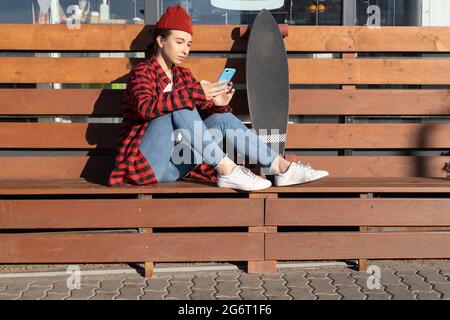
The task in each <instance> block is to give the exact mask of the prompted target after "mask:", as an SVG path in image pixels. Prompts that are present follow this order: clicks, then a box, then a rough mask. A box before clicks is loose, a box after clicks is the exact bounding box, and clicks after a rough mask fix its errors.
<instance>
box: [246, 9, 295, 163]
mask: <svg viewBox="0 0 450 320" xmlns="http://www.w3.org/2000/svg"><path fill="white" fill-rule="evenodd" d="M246 85H247V98H248V104H249V112H250V119H251V122H252V128H254V129H255V130H256V133H258V136H259V138H260V139H261V140H262V141H264V142H266V143H267V144H268V145H269V146H270V147H272V148H273V149H274V150H275V151H276V152H278V153H279V154H280V155H282V156H284V149H285V143H286V133H287V127H288V119H289V69H288V57H287V52H286V47H285V45H284V41H283V36H282V34H281V32H280V27H279V25H278V24H277V22H276V21H275V19H274V17H273V16H272V14H271V13H270V12H269V11H267V10H265V9H264V10H262V11H261V12H260V13H259V14H258V15H257V16H256V18H255V20H254V22H253V24H252V26H251V28H250V34H249V39H248V44H247V59H246ZM262 129H266V130H265V131H266V132H264V130H262Z"/></svg>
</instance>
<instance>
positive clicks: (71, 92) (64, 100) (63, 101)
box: [0, 89, 124, 116]
mask: <svg viewBox="0 0 450 320" xmlns="http://www.w3.org/2000/svg"><path fill="white" fill-rule="evenodd" d="M123 93H124V90H112V89H111V90H110V89H103V90H101V89H61V90H54V89H2V90H0V114H2V115H93V116H109V115H117V116H122V112H123V110H122V101H121V100H122V95H123Z"/></svg>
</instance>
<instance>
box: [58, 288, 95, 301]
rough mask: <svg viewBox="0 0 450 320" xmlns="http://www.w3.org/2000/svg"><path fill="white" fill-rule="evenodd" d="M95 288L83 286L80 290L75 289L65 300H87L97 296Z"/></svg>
mask: <svg viewBox="0 0 450 320" xmlns="http://www.w3.org/2000/svg"><path fill="white" fill-rule="evenodd" d="M95 289H96V288H95V287H92V286H83V285H81V288H80V289H73V290H71V291H70V295H69V296H68V297H67V298H66V299H65V300H86V299H89V298H91V297H92V296H94V295H95Z"/></svg>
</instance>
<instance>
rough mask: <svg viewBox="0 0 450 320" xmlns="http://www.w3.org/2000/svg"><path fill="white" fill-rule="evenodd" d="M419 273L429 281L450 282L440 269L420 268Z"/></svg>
mask: <svg viewBox="0 0 450 320" xmlns="http://www.w3.org/2000/svg"><path fill="white" fill-rule="evenodd" d="M417 273H418V274H419V275H421V276H423V277H425V281H426V282H428V283H435V282H448V280H447V277H446V276H445V275H443V274H441V273H439V271H438V270H419V271H418V272H417Z"/></svg>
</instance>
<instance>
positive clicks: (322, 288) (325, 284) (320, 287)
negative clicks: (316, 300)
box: [309, 278, 336, 295]
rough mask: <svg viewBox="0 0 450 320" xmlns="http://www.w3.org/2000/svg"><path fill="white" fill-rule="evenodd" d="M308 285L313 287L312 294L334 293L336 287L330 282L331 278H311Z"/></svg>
mask: <svg viewBox="0 0 450 320" xmlns="http://www.w3.org/2000/svg"><path fill="white" fill-rule="evenodd" d="M310 280H311V282H310V283H309V286H310V287H312V288H313V294H314V295H318V294H321V293H322V294H336V287H334V286H333V285H332V284H331V279H329V278H325V279H319V278H312V279H310Z"/></svg>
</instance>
